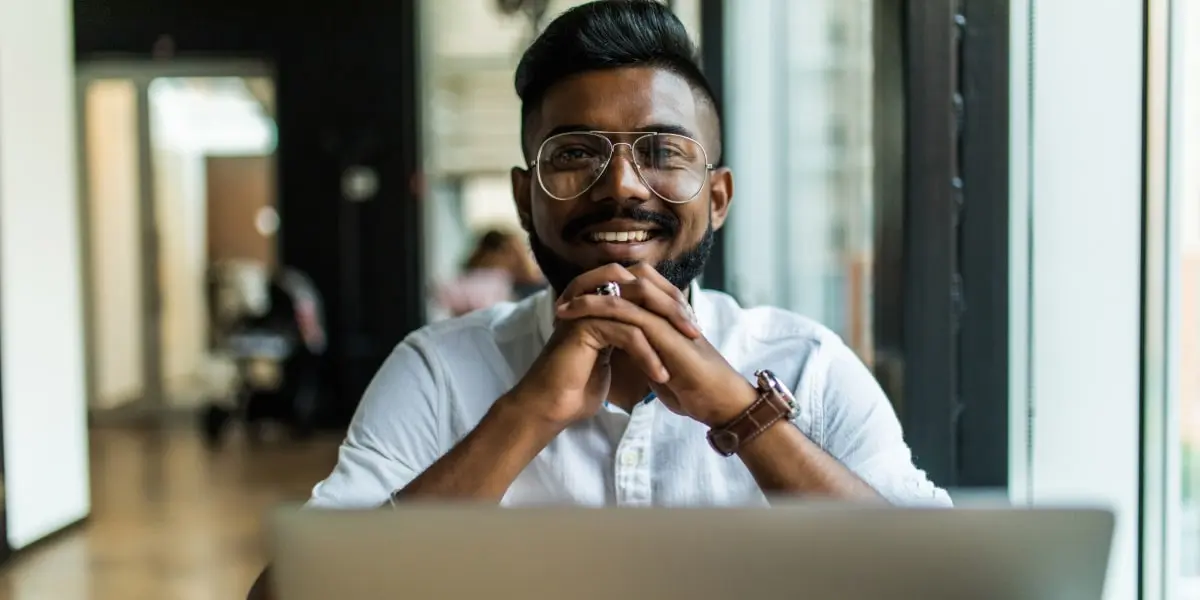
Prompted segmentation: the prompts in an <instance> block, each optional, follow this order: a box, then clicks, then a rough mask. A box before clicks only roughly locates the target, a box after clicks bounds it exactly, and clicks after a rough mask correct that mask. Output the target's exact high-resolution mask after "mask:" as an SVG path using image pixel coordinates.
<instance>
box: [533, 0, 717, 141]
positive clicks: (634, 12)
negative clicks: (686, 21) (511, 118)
mask: <svg viewBox="0 0 1200 600" xmlns="http://www.w3.org/2000/svg"><path fill="white" fill-rule="evenodd" d="M634 66H639V67H657V68H661V69H666V70H669V71H672V72H674V73H676V74H678V75H679V76H681V77H683V78H684V79H686V80H687V81H688V83H690V84H691V85H692V87H693V89H697V90H699V91H701V92H702V93H703V95H704V97H705V99H706V100H707V101H708V102H710V103H711V104H712V108H713V111H714V113H715V114H716V116H717V118H718V119H720V114H721V111H720V105H719V104H718V102H717V96H716V94H715V93H713V89H712V86H711V85H710V84H709V82H708V78H707V77H705V76H704V72H703V71H702V70H701V69H700V65H699V60H698V56H697V53H696V46H695V45H694V44H693V43H692V40H691V38H690V37H688V32H687V29H686V28H685V27H684V26H683V23H682V22H680V20H679V18H678V17H676V16H675V14H674V13H672V12H671V9H670V8H668V7H666V6H665V5H663V4H662V3H660V2H656V1H655V0H596V1H595V2H589V3H587V4H582V5H579V6H576V7H574V8H571V9H569V10H567V11H566V12H564V13H563V14H561V15H559V16H558V18H556V19H554V21H552V22H551V23H550V24H549V25H548V26H546V29H545V30H544V31H543V32H542V34H541V35H539V36H538V38H537V39H536V40H534V42H533V44H531V45H530V46H529V48H528V49H527V50H525V54H524V55H523V56H522V57H521V62H520V63H519V64H518V65H517V73H516V78H515V87H516V90H517V96H518V97H519V98H520V99H521V142H522V144H521V145H522V148H524V147H525V142H526V140H525V135H526V124H527V122H528V120H529V117H530V116H531V115H532V114H533V113H534V111H536V110H537V109H538V107H539V106H540V105H541V103H542V99H543V98H544V97H545V95H546V91H547V90H549V89H550V88H551V87H552V86H553V85H554V84H556V83H558V82H560V81H562V80H564V79H566V78H568V77H571V76H572V75H577V74H579V73H585V72H588V71H598V70H603V69H615V68H620V67H634Z"/></svg>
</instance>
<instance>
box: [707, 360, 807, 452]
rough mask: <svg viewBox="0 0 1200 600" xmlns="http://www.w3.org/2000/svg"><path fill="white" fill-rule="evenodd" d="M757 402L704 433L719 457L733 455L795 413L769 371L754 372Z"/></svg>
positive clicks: (787, 393) (791, 401) (793, 402)
mask: <svg viewBox="0 0 1200 600" xmlns="http://www.w3.org/2000/svg"><path fill="white" fill-rule="evenodd" d="M757 375H758V384H759V385H758V399H757V400H755V401H754V404H751V405H750V407H749V408H747V409H746V410H744V411H742V414H740V415H738V416H737V417H735V418H734V419H733V420H732V421H730V422H728V423H726V424H725V425H723V426H721V427H714V428H713V429H711V430H709V432H708V442H709V445H711V446H712V447H713V449H714V450H716V451H717V452H718V453H719V454H721V455H722V456H733V455H734V454H737V452H738V450H740V449H741V447H742V446H744V445H746V444H747V443H749V442H750V441H751V440H753V439H754V438H756V437H758V436H760V435H762V433H763V432H764V431H766V430H767V428H769V427H771V426H772V425H774V424H775V423H777V422H778V421H780V420H781V419H790V418H792V417H793V416H794V415H795V414H796V400H795V398H794V397H793V396H792V394H791V392H790V391H788V389H787V388H786V387H784V386H783V385H782V384H780V383H779V381H778V380H777V379H775V376H774V374H772V373H771V372H770V371H759V372H758V374H757Z"/></svg>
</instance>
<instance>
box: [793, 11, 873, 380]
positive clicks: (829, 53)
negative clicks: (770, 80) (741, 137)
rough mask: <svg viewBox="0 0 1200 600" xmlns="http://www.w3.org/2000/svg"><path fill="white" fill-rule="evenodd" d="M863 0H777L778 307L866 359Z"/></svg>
mask: <svg viewBox="0 0 1200 600" xmlns="http://www.w3.org/2000/svg"><path fill="white" fill-rule="evenodd" d="M872 4H873V3H872V2H871V1H870V0H799V1H794V0H793V1H789V2H786V3H785V6H786V10H787V22H788V25H789V26H788V35H787V37H786V41H785V42H784V43H785V44H786V48H787V53H786V55H787V62H786V73H785V74H784V79H785V81H787V82H788V83H787V90H786V94H787V100H786V102H785V103H784V104H783V107H784V109H785V111H786V115H785V119H784V121H785V122H786V123H787V125H788V134H787V144H786V148H787V162H786V163H785V164H784V165H781V166H782V167H783V169H784V172H785V174H786V178H787V183H786V185H785V188H784V189H786V190H788V192H789V195H790V198H788V202H786V205H785V207H784V208H785V215H786V216H785V219H784V221H785V222H786V226H787V229H788V231H790V232H792V233H791V235H789V236H787V237H788V239H790V240H791V242H790V248H789V250H790V252H789V253H788V256H789V257H791V265H790V267H791V268H790V269H788V272H789V273H790V277H789V278H788V281H789V282H790V283H789V286H788V287H787V288H786V289H785V290H784V292H785V293H786V306H787V308H791V309H793V310H796V311H798V312H800V313H803V314H806V315H808V316H810V317H813V318H815V319H817V320H818V321H820V322H821V323H823V324H824V325H826V326H827V327H829V328H831V329H833V330H834V331H835V332H837V333H838V334H839V335H841V336H842V337H843V338H844V339H845V340H846V342H847V343H848V344H850V346H851V348H853V349H854V350H855V351H856V352H857V353H858V354H859V356H860V357H861V358H862V359H863V360H864V361H866V362H867V363H868V364H870V363H871V362H872V360H871V359H872V349H873V346H874V344H873V339H872V335H871V332H872V326H871V312H872V309H871V306H872V294H871V280H872V267H873V261H874V238H873V231H874V229H873V216H874V214H873V212H874V211H873V194H872V183H873V177H874V165H873V156H874V155H873V152H872V127H871V122H872V104H871V101H872V98H873V87H872V84H873V66H874V65H873V56H872V36H871V21H872Z"/></svg>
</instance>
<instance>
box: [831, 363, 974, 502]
mask: <svg viewBox="0 0 1200 600" xmlns="http://www.w3.org/2000/svg"><path fill="white" fill-rule="evenodd" d="M820 352H821V353H822V354H824V355H825V356H823V357H822V358H824V359H825V360H823V361H821V362H822V363H824V365H825V372H824V373H823V374H824V377H823V379H824V382H823V383H824V385H823V386H821V387H822V388H823V389H821V390H820V397H819V399H818V402H820V404H821V414H822V415H823V421H824V423H823V428H822V434H823V440H822V441H823V442H824V444H823V446H824V447H825V450H826V452H829V454H830V455H832V456H833V457H834V458H837V459H838V460H839V461H841V462H842V464H844V465H845V466H846V467H847V468H849V469H850V470H852V471H854V472H855V473H856V474H857V475H858V476H859V477H861V478H862V479H863V480H864V481H865V482H867V484H869V485H870V486H871V487H873V488H875V490H876V491H878V492H879V493H880V494H881V495H882V496H883V497H884V498H886V499H887V500H888V501H890V502H892V503H893V504H897V505H907V506H934V507H948V506H951V504H952V503H951V500H950V496H949V495H948V494H947V493H946V492H945V490H942V489H940V488H939V487H937V486H936V485H934V483H933V482H932V481H930V480H929V477H928V476H927V475H926V474H925V472H924V471H922V470H921V469H918V468H917V466H916V464H914V462H913V456H912V451H911V450H910V449H909V447H908V444H907V443H906V442H905V441H904V434H903V432H902V431H901V427H900V421H899V419H898V418H897V417H896V411H895V410H894V409H893V408H892V404H891V402H889V401H888V399H887V395H886V394H884V392H883V389H882V388H881V387H880V386H879V383H878V382H877V381H876V380H875V377H874V376H873V375H872V374H871V372H870V371H869V370H868V369H867V367H866V366H865V365H864V364H863V363H862V361H860V360H859V359H858V357H857V356H855V354H854V353H853V352H852V351H851V350H850V349H849V348H848V347H847V346H846V345H845V344H843V343H841V342H840V341H839V342H836V343H827V344H824V345H823V346H822V348H821V350H820Z"/></svg>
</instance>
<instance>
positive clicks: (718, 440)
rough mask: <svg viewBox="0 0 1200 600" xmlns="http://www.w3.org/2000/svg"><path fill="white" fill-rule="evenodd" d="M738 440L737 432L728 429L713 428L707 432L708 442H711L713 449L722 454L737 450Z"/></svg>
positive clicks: (728, 454)
mask: <svg viewBox="0 0 1200 600" xmlns="http://www.w3.org/2000/svg"><path fill="white" fill-rule="evenodd" d="M739 441H740V440H739V438H738V434H736V433H734V432H732V431H729V430H728V429H719V430H713V431H711V432H709V434H708V443H709V444H712V447H713V450H716V451H717V452H718V453H720V454H722V455H724V456H732V455H733V454H734V453H735V452H737V448H738V442H739Z"/></svg>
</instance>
